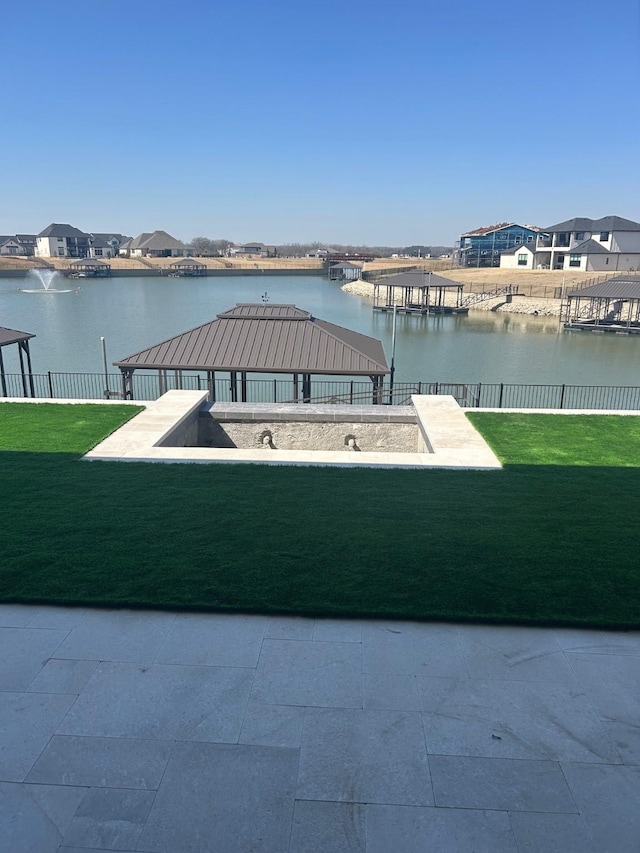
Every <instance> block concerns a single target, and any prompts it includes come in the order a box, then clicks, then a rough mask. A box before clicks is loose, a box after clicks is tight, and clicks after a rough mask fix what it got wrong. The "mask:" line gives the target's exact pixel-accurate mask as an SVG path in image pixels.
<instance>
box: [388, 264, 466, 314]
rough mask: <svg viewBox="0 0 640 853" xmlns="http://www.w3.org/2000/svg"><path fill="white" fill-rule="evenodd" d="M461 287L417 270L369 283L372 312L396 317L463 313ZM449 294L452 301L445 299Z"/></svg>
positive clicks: (464, 309) (440, 277) (437, 276)
mask: <svg viewBox="0 0 640 853" xmlns="http://www.w3.org/2000/svg"><path fill="white" fill-rule="evenodd" d="M463 289H464V285H463V284H460V283H459V282H457V281H452V280H451V279H449V278H443V276H441V275H436V274H435V273H432V272H426V271H424V270H418V271H415V272H404V273H399V274H398V275H392V276H389V278H382V279H379V280H378V281H375V282H374V283H373V310H374V311H393V310H394V308H395V309H396V310H397V311H398V313H400V314H467V313H468V311H469V309H468V308H467V307H465V306H464V305H463V304H462V291H463ZM449 294H453V297H452V298H447V297H448V295H449Z"/></svg>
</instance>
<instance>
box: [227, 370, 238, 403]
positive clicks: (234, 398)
mask: <svg viewBox="0 0 640 853" xmlns="http://www.w3.org/2000/svg"><path fill="white" fill-rule="evenodd" d="M229 379H230V386H231V402H232V403H237V402H238V374H237V373H236V371H235V370H232V371H230V373H229Z"/></svg>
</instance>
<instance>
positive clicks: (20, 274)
mask: <svg viewBox="0 0 640 853" xmlns="http://www.w3.org/2000/svg"><path fill="white" fill-rule="evenodd" d="M31 269H35V267H33V268H31ZM31 269H3V270H0V278H26V277H27V276H28V275H29V273H30V272H31ZM40 269H42V267H40ZM51 271H52V272H53V271H54V270H51ZM55 272H59V273H60V274H61V275H64V274H65V273H66V272H67V270H62V269H57V270H55ZM245 275H250V276H274V275H280V276H297V275H312V276H321V275H326V270H323V269H313V268H311V269H309V268H308V267H297V268H296V267H281V268H277V267H272V268H262V267H261V268H258V269H243V268H235V269H232V268H229V269H226V268H218V269H207V270H206V272H205V273H204V275H202V276H184V277H183V278H188V279H189V280H192V279H197V278H224V277H229V276H231V277H234V278H236V277H240V276H245ZM112 278H170V275H169V270H167V269H162V268H161V267H158V268H157V269H115V270H112V271H111V275H109V276H104V277H102V276H101V277H100V278H98V281H103V282H104V281H109V279H112ZM94 280H95V278H94V277H89V278H86V279H82V281H94Z"/></svg>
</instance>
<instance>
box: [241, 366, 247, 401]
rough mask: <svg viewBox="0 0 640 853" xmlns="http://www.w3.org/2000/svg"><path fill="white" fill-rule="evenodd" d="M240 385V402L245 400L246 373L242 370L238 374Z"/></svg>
mask: <svg viewBox="0 0 640 853" xmlns="http://www.w3.org/2000/svg"><path fill="white" fill-rule="evenodd" d="M240 387H241V389H242V402H243V403H246V402H247V374H246V372H245V371H244V370H243V371H242V373H241V374H240Z"/></svg>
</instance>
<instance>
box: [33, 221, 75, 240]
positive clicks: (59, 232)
mask: <svg viewBox="0 0 640 853" xmlns="http://www.w3.org/2000/svg"><path fill="white" fill-rule="evenodd" d="M38 237H82V238H83V239H86V237H87V235H86V234H85V232H84V231H80V229H79V228H74V227H73V225H64V224H61V223H58V222H52V223H51V225H48V226H47V227H46V228H45V229H44V231H41V232H40V233H39V234H38Z"/></svg>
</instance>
